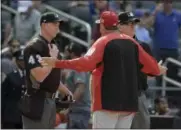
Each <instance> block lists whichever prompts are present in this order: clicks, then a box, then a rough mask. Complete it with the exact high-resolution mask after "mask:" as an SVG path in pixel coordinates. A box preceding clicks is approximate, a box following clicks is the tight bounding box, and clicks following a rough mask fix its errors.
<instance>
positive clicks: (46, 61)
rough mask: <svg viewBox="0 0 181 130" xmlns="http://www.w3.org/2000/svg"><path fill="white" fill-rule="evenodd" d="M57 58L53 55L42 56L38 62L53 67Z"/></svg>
mask: <svg viewBox="0 0 181 130" xmlns="http://www.w3.org/2000/svg"><path fill="white" fill-rule="evenodd" d="M56 60H57V58H54V57H42V59H41V60H40V63H41V65H42V66H48V67H52V68H54V67H55V63H56Z"/></svg>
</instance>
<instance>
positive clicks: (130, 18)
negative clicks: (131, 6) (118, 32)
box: [118, 12, 140, 24]
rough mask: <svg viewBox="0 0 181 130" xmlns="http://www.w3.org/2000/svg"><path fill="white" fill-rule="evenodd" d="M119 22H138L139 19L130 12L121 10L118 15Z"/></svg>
mask: <svg viewBox="0 0 181 130" xmlns="http://www.w3.org/2000/svg"><path fill="white" fill-rule="evenodd" d="M118 18H119V24H126V23H129V22H133V23H138V22H140V19H138V18H136V17H135V15H134V14H133V13H132V12H121V13H119V15H118Z"/></svg>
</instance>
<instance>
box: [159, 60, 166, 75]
mask: <svg viewBox="0 0 181 130" xmlns="http://www.w3.org/2000/svg"><path fill="white" fill-rule="evenodd" d="M162 62H163V61H162V60H161V61H159V63H158V66H159V69H160V75H163V74H165V73H166V72H167V67H165V66H163V65H162Z"/></svg>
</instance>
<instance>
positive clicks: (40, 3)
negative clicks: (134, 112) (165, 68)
mask: <svg viewBox="0 0 181 130" xmlns="http://www.w3.org/2000/svg"><path fill="white" fill-rule="evenodd" d="M2 4H4V5H7V6H8V7H10V8H13V9H14V10H16V11H18V13H19V14H20V15H15V14H12V13H10V12H8V11H7V10H4V9H3V8H2V10H1V17H2V18H1V27H2V28H1V50H3V49H4V48H6V47H9V50H8V51H6V52H4V53H3V54H2V55H1V57H2V59H1V65H2V69H1V71H2V73H1V76H2V82H1V83H3V81H5V79H6V77H7V76H8V74H10V73H11V72H12V71H13V70H14V69H15V68H16V66H17V62H15V61H16V60H17V56H16V55H15V53H16V52H17V51H18V50H19V49H20V48H21V46H22V45H26V44H27V43H28V41H29V40H30V39H31V38H32V37H33V36H35V35H36V34H37V33H38V31H39V27H40V22H39V20H40V17H41V14H42V13H44V12H47V11H48V10H47V9H46V7H45V6H44V4H47V5H50V6H52V7H53V8H56V9H58V10H61V11H63V12H65V13H68V14H70V15H72V16H75V17H77V18H79V19H81V20H83V21H85V22H87V23H89V24H90V25H91V28H92V30H91V31H92V41H91V43H94V41H96V40H97V39H98V38H99V37H100V32H99V25H97V24H95V22H94V21H95V20H96V19H97V18H98V17H99V15H100V13H101V12H102V11H104V10H114V11H116V12H118V13H119V12H122V11H131V12H133V13H134V14H135V16H136V17H138V18H140V19H141V22H140V23H139V24H137V25H136V26H135V32H136V37H137V38H138V40H139V41H141V42H144V43H147V44H149V45H150V46H151V48H152V51H153V55H154V56H155V58H156V59H157V60H160V59H162V60H165V59H166V58H168V57H172V58H174V59H176V60H180V61H181V31H179V26H177V25H176V24H175V23H174V22H177V21H178V22H180V23H179V24H180V30H181V2H179V1H176V2H173V3H172V4H170V5H169V6H167V7H165V6H163V3H162V2H161V1H159V0H158V1H139V0H137V1H126V0H107V1H106V0H89V1H77V0H72V1H69V0H66V1H64V0H31V1H28V0H26V1H22V0H21V1H20V0H2ZM163 8H168V9H169V8H170V9H173V10H174V11H176V12H178V17H174V18H173V19H171V20H170V19H169V18H168V17H164V18H163V16H162V15H161V14H160V16H158V18H157V20H155V21H153V20H152V19H151V18H152V15H154V13H155V12H159V11H162V10H163ZM179 20H180V21H179ZM172 21H173V22H172ZM168 22H170V23H169V24H170V26H166V25H167V24H164V23H168ZM177 28H178V29H177ZM165 30H169V32H166V31H165ZM175 30H178V31H175ZM60 31H64V32H66V33H69V34H72V35H74V36H75V37H77V38H80V39H82V40H84V41H86V40H87V35H88V34H87V31H86V28H85V27H84V26H82V25H79V24H78V23H75V22H72V21H70V20H67V21H66V22H65V23H64V24H63V25H62V26H61V27H60ZM168 37H169V38H168ZM52 42H55V43H57V45H58V47H59V50H60V52H61V56H62V58H64V59H72V58H73V56H74V55H72V52H73V53H74V54H77V56H81V55H83V54H84V53H85V52H86V51H87V48H86V47H84V46H83V45H79V44H77V43H75V42H73V41H71V40H69V39H67V38H65V37H63V36H62V35H61V33H60V34H58V35H57V37H56V38H55V39H54V40H53V41H52ZM176 42H179V45H178V46H177V45H176ZM75 44H76V46H75ZM72 45H74V46H73V48H72ZM165 47H166V48H167V50H163V51H162V50H160V49H162V48H165ZM170 50H171V51H170ZM177 50H178V52H177ZM170 68H171V69H170V70H172V71H171V72H169V73H170V76H171V77H172V78H173V79H174V80H177V81H181V80H180V79H181V77H180V76H181V75H179V74H180V72H179V69H178V68H177V67H175V66H173V65H171V66H170ZM175 68H176V69H175ZM70 72H71V71H70V70H63V71H62V81H63V82H64V83H65V82H66V80H67V77H68V76H69V74H70ZM87 78H89V75H87ZM149 85H153V86H154V85H155V86H161V79H160V78H159V77H158V78H156V80H155V79H154V80H153V79H151V80H150V83H149ZM169 86H172V85H170V84H169ZM2 93H3V92H2ZM150 93H152V91H151V92H150ZM150 93H149V92H148V96H150V95H151V94H150ZM168 94H169V95H170V96H174V95H175V94H176V95H177V96H179V95H180V93H175V92H174V93H168ZM150 97H151V98H152V99H151V102H152V103H151V104H152V105H151V107H150V108H149V110H150V114H154V115H155V114H156V115H176V112H175V111H174V112H173V111H172V110H171V108H174V110H175V109H176V108H181V104H179V103H178V102H181V97H179V98H178V99H180V100H179V101H176V100H175V98H174V99H173V100H172V102H171V103H169V102H168V101H169V98H168V99H167V98H165V97H160V93H156V96H154V97H153V96H150ZM171 99H172V98H171ZM173 101H174V103H173ZM148 107H149V105H148ZM178 111H179V109H178ZM178 116H180V115H179V114H178ZM180 118H181V117H180ZM57 119H58V117H57Z"/></svg>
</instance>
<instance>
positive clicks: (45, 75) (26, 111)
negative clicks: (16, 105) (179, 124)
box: [20, 12, 72, 129]
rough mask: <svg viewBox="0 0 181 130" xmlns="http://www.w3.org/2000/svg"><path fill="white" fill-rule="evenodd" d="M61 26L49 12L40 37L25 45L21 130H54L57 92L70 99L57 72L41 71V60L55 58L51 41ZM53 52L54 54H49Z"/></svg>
mask: <svg viewBox="0 0 181 130" xmlns="http://www.w3.org/2000/svg"><path fill="white" fill-rule="evenodd" d="M62 22H63V20H62V19H60V18H59V16H58V14H55V13H52V12H48V13H45V14H43V15H42V17H41V20H40V25H41V29H40V34H39V36H37V37H35V38H34V39H33V40H32V41H30V42H29V43H28V45H27V46H26V48H25V51H24V61H25V69H26V74H27V77H26V83H27V92H26V94H25V95H24V98H23V99H22V101H21V105H20V107H21V110H22V113H23V116H22V117H23V118H22V119H23V128H25V129H52V128H54V126H55V117H56V106H55V100H54V95H55V92H56V91H57V89H58V90H59V91H60V92H61V93H62V94H64V95H72V94H71V92H70V91H69V90H68V89H67V88H66V87H65V86H63V85H62V83H61V82H60V74H61V73H60V69H53V68H51V67H42V66H41V65H40V63H39V61H40V59H41V57H43V56H48V57H49V56H51V57H56V58H57V57H58V56H59V55H58V49H57V47H56V45H55V44H53V43H52V42H51V41H52V39H53V38H54V37H55V36H56V35H57V33H58V32H59V25H60V24H61V23H62ZM49 48H53V50H54V52H53V53H52V52H49Z"/></svg>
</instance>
